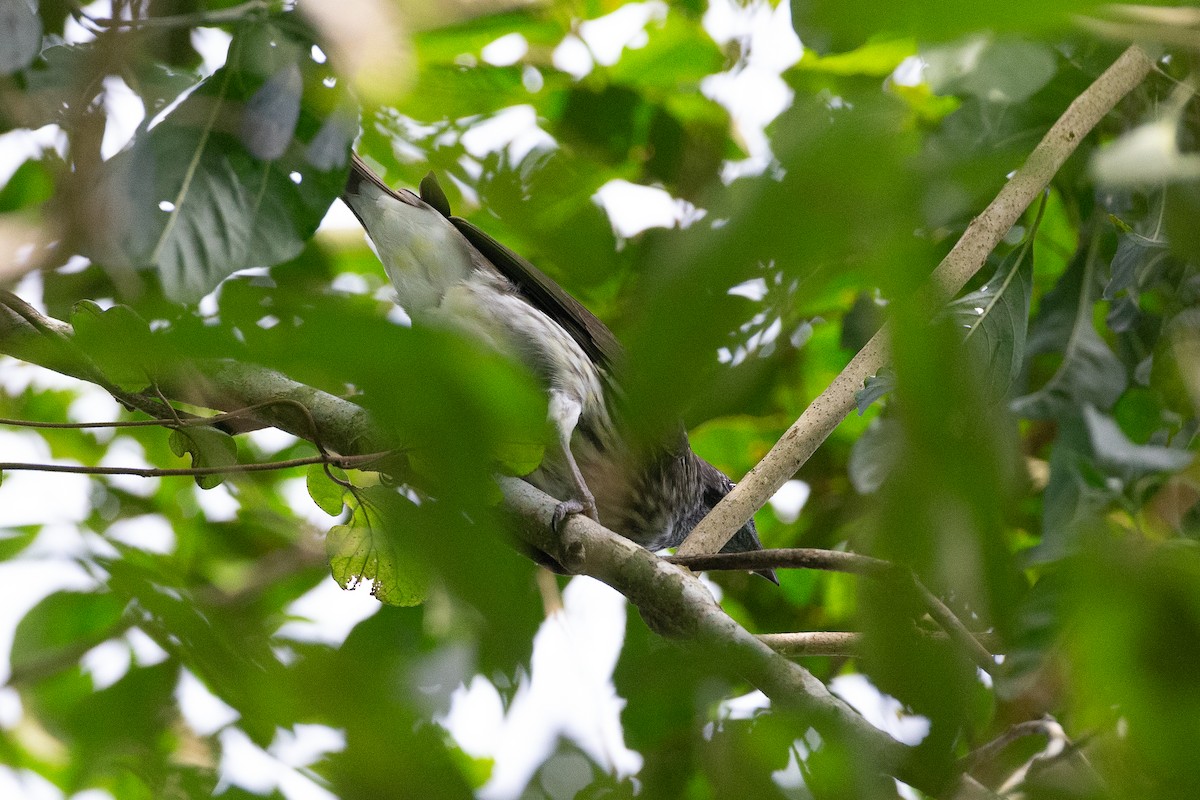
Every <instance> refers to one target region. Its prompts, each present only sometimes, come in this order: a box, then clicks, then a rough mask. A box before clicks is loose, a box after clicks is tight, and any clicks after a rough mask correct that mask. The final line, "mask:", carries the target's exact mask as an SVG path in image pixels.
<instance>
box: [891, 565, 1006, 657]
mask: <svg viewBox="0 0 1200 800" xmlns="http://www.w3.org/2000/svg"><path fill="white" fill-rule="evenodd" d="M909 578H910V580H911V582H912V586H913V588H914V589H916V591H917V595H918V596H919V597H920V598H921V600H922V601H923V602H924V604H925V610H926V611H928V612H929V616H931V617H933V621H934V622H936V623H937V624H938V625H939V626H941V628H942V630H944V631H945V632H946V633H947V634H949V636H950V638H951V639H953V640H954V641H955V642H957V643H958V645H959V646H960V647H962V648H963V649H964V650H966V651H967V654H968V655H970V656H971V660H972V661H974V662H975V665H976V666H978V667H979V668H980V669H982V670H983V671H984V672H986V673H988V674H989V675H991V674H993V673H994V672H995V671H996V667H997V664H996V657H995V656H993V655H992V654H991V653H989V652H988V649H987V648H986V647H984V646H983V645H982V644H980V643H979V640H978V639H976V638H975V634H973V633H971V631H969V630H967V626H966V625H964V624H963V622H962V620H960V619H959V618H958V615H957V614H955V613H954V612H953V611H951V610H950V607H949V606H947V605H946V604H945V603H943V602H942V601H941V599H940V598H939V597H938V596H937V595H935V594H934V593H933V592H931V591H929V590H928V589H927V588H925V584H923V583H921V581H920V579H918V578H917V575H916V573H909Z"/></svg>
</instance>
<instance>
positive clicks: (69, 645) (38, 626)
mask: <svg viewBox="0 0 1200 800" xmlns="http://www.w3.org/2000/svg"><path fill="white" fill-rule="evenodd" d="M124 611H125V602H124V600H122V599H121V598H120V597H118V596H117V595H115V594H112V593H109V592H56V593H54V594H52V595H50V596H49V597H47V598H46V599H45V600H43V601H42V602H40V603H38V604H37V605H36V606H34V607H33V609H32V610H31V611H30V612H29V613H28V614H26V615H25V616H24V617H22V618H21V621H20V623H18V624H17V630H16V634H15V635H14V638H13V646H12V669H13V672H18V673H19V672H22V671H24V670H37V669H42V668H45V667H46V666H48V665H51V664H57V663H58V662H59V661H60V660H61V661H62V663H61V668H62V669H65V668H67V667H69V666H71V665H73V664H75V663H77V659H78V658H79V657H82V656H83V654H84V653H85V652H87V651H88V650H89V649H91V648H92V647H94V646H95V645H98V644H100V643H101V642H103V641H104V640H105V639H108V638H109V637H110V636H112V635H114V632H115V630H116V628H117V627H118V625H119V623H120V621H121V617H122V614H123V613H124ZM71 656H74V658H71Z"/></svg>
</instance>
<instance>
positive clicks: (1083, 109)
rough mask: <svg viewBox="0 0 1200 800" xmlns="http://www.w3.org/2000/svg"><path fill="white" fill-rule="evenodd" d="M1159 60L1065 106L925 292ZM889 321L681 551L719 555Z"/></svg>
mask: <svg viewBox="0 0 1200 800" xmlns="http://www.w3.org/2000/svg"><path fill="white" fill-rule="evenodd" d="M1153 66H1154V62H1152V61H1151V60H1150V58H1149V56H1147V55H1146V54H1145V53H1144V52H1143V51H1142V50H1141V48H1139V47H1137V46H1136V45H1135V46H1133V47H1130V48H1129V49H1128V50H1126V51H1125V52H1124V53H1122V54H1121V56H1120V57H1119V58H1118V59H1117V60H1116V61H1115V62H1113V64H1112V66H1110V67H1109V68H1108V69H1107V70H1105V71H1104V73H1103V74H1102V75H1101V76H1100V77H1098V78H1097V79H1096V80H1095V81H1094V82H1093V83H1092V85H1091V86H1089V87H1088V88H1087V89H1086V90H1085V91H1084V92H1083V94H1081V95H1079V97H1077V98H1075V101H1074V102H1072V103H1071V105H1070V106H1069V107H1068V108H1067V110H1066V111H1065V112H1063V114H1062V116H1061V117H1059V119H1058V121H1057V122H1055V123H1054V125H1053V126H1051V128H1050V130H1049V131H1047V132H1046V135H1045V136H1044V137H1043V138H1042V141H1041V142H1040V143H1039V144H1038V146H1037V147H1036V148H1034V150H1033V152H1032V153H1030V155H1029V158H1028V159H1026V161H1025V164H1024V165H1023V166H1022V167H1021V168H1020V169H1019V170H1017V172H1016V174H1014V175H1013V177H1012V179H1011V180H1010V181H1008V183H1006V184H1005V185H1004V188H1003V189H1001V190H1000V193H999V194H998V195H997V196H996V199H995V200H993V201H992V202H991V204H990V205H989V206H988V207H987V208H986V209H984V211H983V213H982V214H980V215H979V216H978V217H976V218H975V219H974V220H972V222H971V224H970V225H968V226H967V229H966V231H964V232H963V235H962V237H961V238H959V240H958V243H957V244H955V245H954V247H953V248H952V249H951V250H950V252H949V253H948V254H946V257H945V258H944V259H942V262H941V263H940V264H938V266H937V268H936V269H935V270H934V271H933V274H932V275H931V276H930V278H929V283H928V285H927V286H926V292H927V294H928V297H929V299H930V300H931V301H932V303H933V304H934V305H935V306H936V305H941V304H944V303H946V302H947V301H949V300H950V299H951V298H952V297H953V296H954V295H955V294H957V293H958V291H959V290H960V289H962V287H963V286H965V285H966V283H967V281H968V280H970V278H971V276H973V275H974V274H975V273H976V272H978V271H979V269H980V268H981V267H982V266H983V264H984V262H985V260H986V259H987V257H988V254H989V253H991V252H992V250H994V249H995V247H996V245H998V244H999V243H1000V240H1001V239H1003V238H1004V235H1005V234H1006V233H1007V232H1008V230H1009V229H1010V228H1011V227H1012V226H1013V224H1014V223H1015V222H1016V221H1017V220H1018V219H1019V218H1020V216H1021V214H1023V213H1024V212H1025V209H1026V208H1028V207H1029V204H1030V203H1032V202H1033V201H1034V199H1035V198H1037V196H1038V195H1039V194H1041V192H1042V190H1044V189H1045V188H1046V186H1047V185H1049V183H1050V180H1051V179H1052V178H1053V177H1054V175H1055V173H1057V172H1058V170H1059V168H1060V167H1062V165H1063V163H1064V162H1065V161H1066V160H1067V158H1068V157H1069V156H1070V155H1071V153H1073V152H1075V148H1076V147H1078V146H1079V143H1080V142H1081V141H1082V140H1083V138H1084V136H1086V135H1087V134H1088V132H1089V131H1091V130H1092V128H1094V127H1095V126H1096V125H1097V123H1099V122H1100V120H1101V119H1103V117H1104V116H1105V115H1106V114H1107V113H1108V112H1109V111H1110V110H1112V108H1113V106H1115V105H1116V104H1117V102H1118V101H1120V100H1121V98H1123V97H1124V96H1125V95H1126V94H1128V93H1129V92H1130V91H1132V90H1133V88H1134V87H1135V86H1137V85H1138V84H1139V83H1141V82H1142V79H1143V78H1145V77H1146V74H1147V73H1148V72H1149V71H1150V69H1151V68H1152V67H1153ZM889 330H890V326H888V325H885V326H884V327H883V328H882V329H881V330H880V331H879V332H878V333H876V334H875V335H874V336H873V337H871V340H870V341H869V342H867V344H866V345H865V346H864V347H863V349H862V350H860V351H859V352H858V354H857V355H855V356H854V358H853V359H851V360H850V363H849V364H847V365H846V368H845V369H843V370H842V372H841V374H839V375H838V376H837V377H836V378H835V379H834V380H833V382H832V383H831V384H829V386H828V388H826V389H825V391H823V392H821V394H820V395H819V396H818V397H817V398H816V399H815V400H813V401H812V404H811V405H809V407H808V408H807V409H805V410H804V413H803V414H801V415H800V418H799V419H798V420H796V422H795V423H794V424H793V425H792V427H790V428H788V430H787V431H786V432H785V433H784V434H783V436H782V437H780V439H779V441H778V442H776V443H775V446H774V447H772V448H771V450H770V452H768V453H767V454H766V456H764V457H763V459H762V460H761V461H760V462H759V463H758V464H757V465H756V466H755V467H754V468H753V469H751V470H750V472H749V473H747V475H746V477H745V478H744V479H743V480H742V481H741V482H739V483H738V484H737V485H736V486H735V487H734V488H733V491H731V492H730V493H729V494H728V495H726V496H725V499H723V500H722V501H721V502H720V503H719V504H717V506H716V508H714V509H713V510H712V511H711V512H710V513H709V514H708V516H707V517H705V518H704V519H703V520H701V522H700V524H699V525H697V526H696V527H695V529H694V530H692V532H691V533H690V534H689V535H688V537H687V539H685V540H684V541H683V544H681V545H680V546H679V548H678V552H679V554H680V555H699V554H701V553H715V552H717V551H718V550H720V549H721V548H722V547H723V546H724V545H725V543H726V542H728V541H729V539H730V538H731V537H732V536H733V534H734V533H736V532H737V531H738V529H740V528H741V527H742V526H743V525H745V524H746V522H747V521H748V520H749V519H750V518H751V517H753V516H754V512H756V511H758V509H760V508H762V507H763V506H764V505H765V504H766V502H767V501H768V500H769V499H770V498H771V496H772V495H774V494H775V492H777V491H778V490H779V488H780V487H781V486H783V484H784V483H786V482H787V481H789V480H791V478H792V476H794V475H795V474H796V471H797V470H799V469H800V467H802V466H803V465H804V463H805V462H806V461H808V459H809V457H810V456H811V455H812V454H813V453H814V452H815V451H816V449H817V448H818V447H819V446H820V445H821V443H822V442H824V441H825V439H826V437H828V436H829V434H830V433H832V432H833V430H834V428H836V427H837V426H838V425H839V424H840V423H841V421H842V420H843V419H844V418H845V417H846V415H847V414H849V413H850V411H851V410H852V409H853V408H854V395H855V393H856V392H857V391H858V390H859V389H861V388H862V385H863V381H865V380H866V379H867V378H868V377H870V376H871V375H874V374H875V373H877V372H878V371H879V369H880V368H881V367H883V366H884V364H885V363H886V362H887V360H888V356H889V349H890V348H889V339H890V333H889Z"/></svg>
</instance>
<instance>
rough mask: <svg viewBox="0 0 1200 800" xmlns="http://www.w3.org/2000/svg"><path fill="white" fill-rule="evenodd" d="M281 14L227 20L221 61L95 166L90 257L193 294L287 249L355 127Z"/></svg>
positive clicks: (343, 158)
mask: <svg viewBox="0 0 1200 800" xmlns="http://www.w3.org/2000/svg"><path fill="white" fill-rule="evenodd" d="M310 44H311V43H310V42H309V41H308V40H307V38H306V34H305V33H304V32H303V31H301V30H299V28H298V26H297V25H296V24H295V21H294V20H293V19H292V18H291V17H288V16H285V17H280V18H276V19H274V20H272V21H267V22H253V23H246V24H244V25H242V26H241V27H239V29H238V31H237V34H236V35H235V37H234V40H233V42H232V44H231V45H230V49H229V57H228V61H227V62H226V64H225V66H224V67H222V68H221V69H219V70H217V71H216V72H215V73H214V74H213V75H212V76H211V77H209V78H208V79H206V80H205V81H204V82H203V83H202V84H201V85H200V86H199V87H198V88H197V89H196V90H195V91H194V92H192V93H191V94H190V95H189V96H188V97H187V99H186V100H184V101H183V102H182V103H181V104H180V105H179V106H177V107H176V108H175V109H173V110H172V111H171V112H170V113H168V114H167V116H166V117H165V118H164V119H163V120H162V121H161V122H159V123H158V124H157V125H154V126H153V127H151V128H150V129H149V130H148V131H147V132H146V133H145V134H144V135H141V136H138V137H137V138H136V139H135V141H134V144H133V147H132V148H131V149H130V150H129V151H126V152H124V153H121V154H119V155H118V156H116V157H114V158H113V159H112V160H111V161H110V162H109V163H108V165H107V167H108V168H107V170H106V175H105V181H104V186H103V187H102V190H103V192H104V196H105V198H106V200H107V201H108V202H109V203H110V204H111V205H110V207H111V210H112V217H111V219H112V221H113V222H114V223H116V226H117V227H116V229H115V230H113V231H106V232H105V233H104V234H102V235H101V236H98V237H97V239H96V240H95V241H94V242H93V250H94V251H95V252H96V255H97V256H98V257H99V258H101V260H107V261H109V262H112V263H117V264H128V265H132V266H135V267H138V268H153V269H155V270H157V272H158V275H159V278H160V279H161V282H162V286H163V290H164V291H165V292H166V294H167V296H168V297H170V298H172V299H174V300H178V301H194V300H197V299H199V298H200V297H201V296H202V295H204V294H206V293H207V292H209V291H211V290H212V289H213V287H215V286H216V285H217V284H218V283H219V282H220V281H221V280H222V279H224V278H225V277H226V276H227V275H229V274H230V273H232V272H234V271H235V270H238V269H243V268H246V267H255V266H270V265H272V264H277V263H279V262H282V261H285V260H288V259H290V258H293V257H294V256H296V255H297V254H298V253H299V252H300V250H301V248H302V247H303V244H304V240H305V239H307V238H308V237H309V236H311V235H312V233H313V231H315V230H316V227H317V225H318V224H319V223H320V221H321V218H322V217H323V216H324V214H325V211H326V209H327V208H328V207H329V204H330V203H331V202H332V201H333V199H334V198H335V197H337V195H338V194H339V193H340V191H341V189H342V186H343V183H344V181H345V174H346V167H347V150H348V147H349V144H350V141H351V139H352V138H353V137H354V134H355V132H356V129H357V121H356V112H355V111H354V110H353V107H352V106H351V105H349V101H348V99H347V96H346V95H345V93H344V91H343V90H342V89H341V88H340V84H339V83H338V79H337V78H336V77H335V76H334V75H333V73H332V72H331V71H330V69H329V67H328V66H327V65H325V64H322V63H317V62H316V61H314V59H313V57H312V55H311V54H310Z"/></svg>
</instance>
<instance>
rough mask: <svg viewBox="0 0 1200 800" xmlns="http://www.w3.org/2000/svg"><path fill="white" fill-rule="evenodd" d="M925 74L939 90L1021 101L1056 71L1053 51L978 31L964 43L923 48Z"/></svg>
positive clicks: (1008, 102) (1003, 101) (997, 100)
mask: <svg viewBox="0 0 1200 800" xmlns="http://www.w3.org/2000/svg"><path fill="white" fill-rule="evenodd" d="M921 57H922V58H923V59H924V60H925V64H926V68H925V79H926V80H927V81H929V85H930V87H931V88H932V89H933V91H935V92H937V93H938V94H957V95H974V96H975V97H978V98H979V99H980V100H984V101H986V102H989V103H1000V104H1003V105H1012V104H1014V103H1022V102H1024V101H1026V100H1028V99H1029V98H1030V97H1032V96H1033V95H1034V94H1035V93H1037V91H1038V90H1040V89H1041V88H1042V87H1043V86H1045V85H1046V84H1047V83H1049V81H1050V79H1051V78H1053V77H1054V73H1055V72H1056V71H1057V68H1058V62H1057V59H1056V58H1055V55H1054V51H1053V50H1052V49H1051V48H1050V47H1049V46H1047V45H1044V44H1040V43H1037V42H1028V41H1022V40H1020V39H1001V40H998V41H997V40H993V39H991V38H990V37H986V36H974V37H971V38H970V39H967V40H966V41H965V42H962V43H960V44H955V45H948V46H945V47H937V48H931V49H928V50H923V51H922V52H921Z"/></svg>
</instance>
